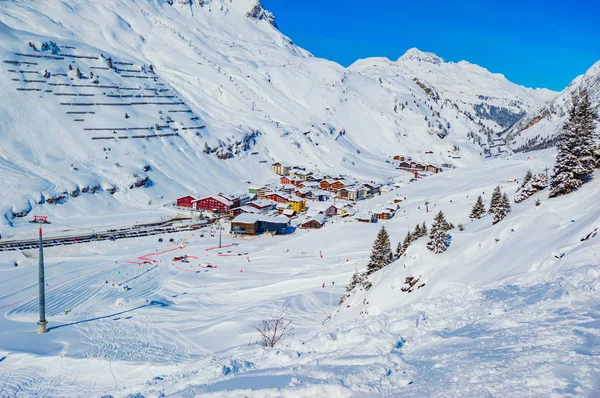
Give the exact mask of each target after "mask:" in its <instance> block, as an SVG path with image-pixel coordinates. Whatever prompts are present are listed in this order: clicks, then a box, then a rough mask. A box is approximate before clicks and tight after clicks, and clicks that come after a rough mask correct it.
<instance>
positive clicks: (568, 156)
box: [550, 92, 600, 198]
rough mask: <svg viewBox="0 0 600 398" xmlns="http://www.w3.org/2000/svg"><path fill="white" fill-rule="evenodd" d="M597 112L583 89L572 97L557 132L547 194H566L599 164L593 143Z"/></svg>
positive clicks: (586, 177) (574, 188)
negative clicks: (567, 115) (555, 150)
mask: <svg viewBox="0 0 600 398" xmlns="http://www.w3.org/2000/svg"><path fill="white" fill-rule="evenodd" d="M597 120H598V115H597V114H596V113H595V111H594V109H593V108H592V105H591V104H590V99H589V96H588V94H587V93H586V92H584V93H583V94H582V95H581V98H580V99H579V100H577V99H573V106H572V107H571V110H570V111H569V118H568V120H567V121H566V122H565V124H564V126H563V129H562V133H561V134H560V135H559V136H558V140H557V143H556V149H557V150H558V155H557V156H556V163H555V165H554V173H553V174H552V177H551V178H550V197H551V198H554V197H557V196H562V195H566V194H568V193H571V192H573V191H574V190H576V189H577V188H579V187H580V186H581V185H582V184H584V183H586V182H587V181H589V180H590V179H591V176H592V173H593V171H594V168H597V167H599V166H600V148H599V147H598V145H597V144H595V143H594V130H595V123H596V121H597Z"/></svg>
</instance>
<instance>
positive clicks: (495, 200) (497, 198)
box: [488, 185, 502, 214]
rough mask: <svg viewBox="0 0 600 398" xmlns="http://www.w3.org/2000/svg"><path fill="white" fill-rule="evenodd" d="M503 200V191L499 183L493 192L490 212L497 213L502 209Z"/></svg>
mask: <svg viewBox="0 0 600 398" xmlns="http://www.w3.org/2000/svg"><path fill="white" fill-rule="evenodd" d="M501 202H502V191H501V190H500V185H497V186H496V188H494V192H492V199H491V200H490V208H489V209H488V213H490V214H496V213H497V212H498V209H500V206H501Z"/></svg>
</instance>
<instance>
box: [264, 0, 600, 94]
mask: <svg viewBox="0 0 600 398" xmlns="http://www.w3.org/2000/svg"><path fill="white" fill-rule="evenodd" d="M262 4H263V5H264V6H265V8H267V9H269V10H271V11H273V13H274V14H275V17H276V18H277V23H278V25H279V28H280V30H281V31H282V32H283V33H284V34H285V35H287V36H289V37H290V38H291V39H292V40H293V41H294V42H295V43H296V44H298V45H299V46H301V47H303V48H305V49H307V50H309V51H310V52H312V53H313V54H314V55H315V56H317V57H322V58H327V59H330V60H333V61H336V62H339V63H340V64H342V65H344V66H348V65H350V64H351V63H352V62H354V61H355V60H357V59H360V58H366V57H374V56H385V57H388V58H390V59H392V60H395V59H397V58H398V57H399V56H401V55H402V54H403V53H404V52H405V51H406V50H408V49H409V48H412V47H417V48H419V49H420V50H423V51H430V52H434V53H436V54H438V55H439V56H440V57H442V58H444V59H445V60H446V61H460V60H462V59H465V60H467V61H469V62H471V63H475V64H478V65H481V66H483V67H485V68H487V69H489V70H490V71H491V72H495V73H502V74H504V75H505V76H506V77H507V78H508V79H509V80H511V81H513V82H515V83H518V84H522V85H524V86H528V87H547V88H550V89H553V90H557V91H559V90H562V89H563V88H564V87H565V86H566V85H567V84H569V82H570V81H571V80H572V79H573V78H575V77H576V76H577V75H580V74H582V73H584V72H585V71H586V70H587V69H588V68H589V67H590V66H592V65H593V64H594V62H596V61H598V60H600V19H598V18H600V1H597V0H596V1H592V0H560V1H559V0H546V1H543V0H520V1H517V0H503V1H494V0H488V1H485V0H480V1H475V0H462V1H459V0H429V1H418V0H413V1H411V2H406V1H403V0H379V1H375V0H371V1H366V0H302V1H300V0H262Z"/></svg>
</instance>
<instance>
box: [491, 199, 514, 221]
mask: <svg viewBox="0 0 600 398" xmlns="http://www.w3.org/2000/svg"><path fill="white" fill-rule="evenodd" d="M510 211H511V207H510V200H508V195H507V194H506V192H505V193H503V194H502V196H501V198H500V205H499V206H498V207H497V208H496V212H495V213H494V219H493V220H492V224H496V223H499V222H500V221H502V220H503V219H504V217H506V215H507V214H508V213H509V212H510Z"/></svg>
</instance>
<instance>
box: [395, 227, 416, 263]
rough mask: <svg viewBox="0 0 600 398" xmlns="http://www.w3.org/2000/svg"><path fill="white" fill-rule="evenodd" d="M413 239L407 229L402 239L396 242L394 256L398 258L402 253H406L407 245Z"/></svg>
mask: <svg viewBox="0 0 600 398" xmlns="http://www.w3.org/2000/svg"><path fill="white" fill-rule="evenodd" d="M414 239H415V238H414V236H413V235H412V234H411V233H410V231H408V232H407V233H406V237H405V238H404V241H402V242H401V243H400V242H399V243H398V248H397V249H396V258H400V257H401V256H402V255H403V254H404V253H406V251H407V250H408V247H409V246H410V244H411V243H412V242H413V241H414Z"/></svg>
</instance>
